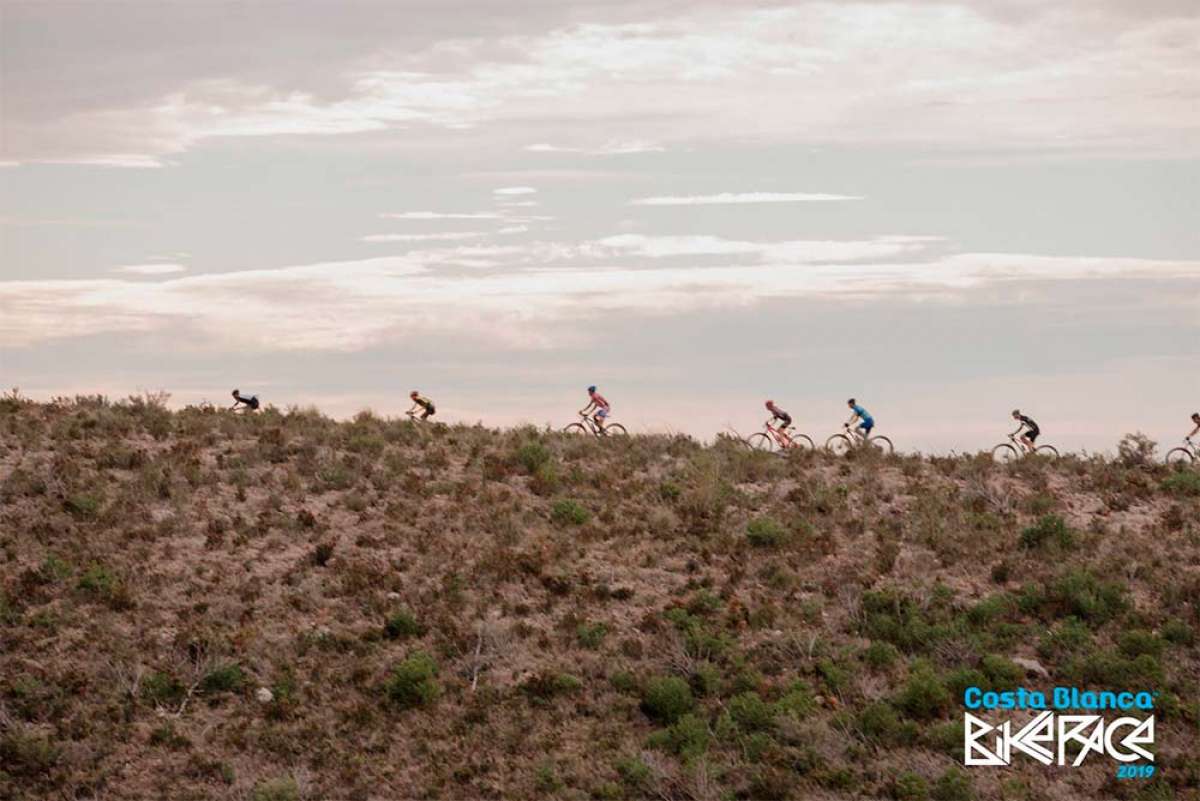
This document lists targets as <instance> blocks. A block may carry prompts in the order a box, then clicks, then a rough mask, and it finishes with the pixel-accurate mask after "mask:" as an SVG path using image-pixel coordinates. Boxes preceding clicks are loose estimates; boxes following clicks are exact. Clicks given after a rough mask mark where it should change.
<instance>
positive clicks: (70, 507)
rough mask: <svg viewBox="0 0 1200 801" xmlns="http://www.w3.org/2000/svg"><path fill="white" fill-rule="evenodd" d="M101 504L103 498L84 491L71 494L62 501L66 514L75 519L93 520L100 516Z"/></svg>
mask: <svg viewBox="0 0 1200 801" xmlns="http://www.w3.org/2000/svg"><path fill="white" fill-rule="evenodd" d="M103 505H104V501H103V499H101V498H100V497H98V496H96V495H88V494H86V493H78V494H75V495H71V496H69V497H68V498H67V499H66V500H65V501H63V508H64V509H65V510H66V512H67V514H69V515H71V517H74V518H75V519H76V520H95V519H96V518H97V517H99V516H100V507H101V506H103Z"/></svg>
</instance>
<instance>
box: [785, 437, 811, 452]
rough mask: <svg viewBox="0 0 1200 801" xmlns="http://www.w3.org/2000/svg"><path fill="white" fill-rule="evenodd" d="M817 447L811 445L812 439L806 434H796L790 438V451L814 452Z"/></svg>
mask: <svg viewBox="0 0 1200 801" xmlns="http://www.w3.org/2000/svg"><path fill="white" fill-rule="evenodd" d="M816 449H817V446H816V445H814V444H813V441H812V438H811V437H809V436H808V434H797V435H795V436H794V437H792V447H791V448H790V450H795V451H815V450H816Z"/></svg>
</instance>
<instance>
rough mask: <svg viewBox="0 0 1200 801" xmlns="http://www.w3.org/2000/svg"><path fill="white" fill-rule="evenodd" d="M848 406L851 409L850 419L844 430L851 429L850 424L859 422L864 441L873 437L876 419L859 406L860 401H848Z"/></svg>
mask: <svg viewBox="0 0 1200 801" xmlns="http://www.w3.org/2000/svg"><path fill="white" fill-rule="evenodd" d="M846 405H847V406H849V407H850V411H851V415H850V419H849V420H847V421H846V423H845V425H844V426H843V428H849V427H850V424H851V423H853V422H854V421H855V420H858V426H857V428H858V429H859V430H860V431H861V436H862V438H863V439H866V438H867V437H869V436H871V429H872V428H874V427H875V418H874V417H872V416H871V413H870V412H868V411H867V410H866V409H864V408H863V407H861V406H859V405H858V401H856V400H855V399H854V398H851V399H850V400H848V401H846Z"/></svg>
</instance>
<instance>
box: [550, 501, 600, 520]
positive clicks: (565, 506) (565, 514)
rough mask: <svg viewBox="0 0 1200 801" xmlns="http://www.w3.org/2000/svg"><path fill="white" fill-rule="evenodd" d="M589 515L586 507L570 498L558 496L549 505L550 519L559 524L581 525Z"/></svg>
mask: <svg viewBox="0 0 1200 801" xmlns="http://www.w3.org/2000/svg"><path fill="white" fill-rule="evenodd" d="M590 517H591V513H590V512H588V510H587V509H585V508H584V507H583V506H581V505H579V504H578V503H576V502H575V501H573V500H571V499H570V498H560V499H558V500H557V501H555V502H554V503H553V504H552V505H551V507H550V519H551V520H552V521H554V522H555V523H557V524H558V525H560V526H582V525H583V524H584V523H586V522H587V521H588V519H589V518H590Z"/></svg>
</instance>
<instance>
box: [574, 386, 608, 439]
mask: <svg viewBox="0 0 1200 801" xmlns="http://www.w3.org/2000/svg"><path fill="white" fill-rule="evenodd" d="M587 393H588V405H587V406H584V407H583V408H582V409H580V410H579V413H580V414H582V415H587V414H588V413H589V412H591V411H593V410H595V412H596V414H595V416H594V417H593V418H592V421H593V422H594V423H595V424H596V426H597V427H598V428H599V429H600V430H601V431H603V430H604V421H605V419H607V418H608V415H609V412H611V411H612V407H611V406H610V405H609V403H608V401H607V400H606V399H605V397H604V396H603V395H601V394H600V393H599V392H597V391H596V387H595V385H593V386H590V387H588V388H587Z"/></svg>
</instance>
